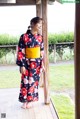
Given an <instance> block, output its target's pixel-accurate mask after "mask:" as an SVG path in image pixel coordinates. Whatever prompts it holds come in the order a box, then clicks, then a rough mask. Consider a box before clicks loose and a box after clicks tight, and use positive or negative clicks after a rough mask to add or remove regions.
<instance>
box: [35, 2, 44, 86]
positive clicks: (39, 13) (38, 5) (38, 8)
mask: <svg viewBox="0 0 80 119" xmlns="http://www.w3.org/2000/svg"><path fill="white" fill-rule="evenodd" d="M36 16H38V17H40V18H42V4H41V1H40V2H38V0H36ZM39 33H40V34H42V30H41V31H39ZM39 85H40V87H43V86H44V84H43V72H42V73H41V76H40V81H39Z"/></svg>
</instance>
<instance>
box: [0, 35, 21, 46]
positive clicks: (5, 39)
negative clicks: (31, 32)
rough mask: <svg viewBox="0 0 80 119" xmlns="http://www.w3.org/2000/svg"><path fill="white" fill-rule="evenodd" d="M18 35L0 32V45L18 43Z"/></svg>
mask: <svg viewBox="0 0 80 119" xmlns="http://www.w3.org/2000/svg"><path fill="white" fill-rule="evenodd" d="M18 39H19V37H18V36H11V35H9V34H0V45H16V44H18Z"/></svg>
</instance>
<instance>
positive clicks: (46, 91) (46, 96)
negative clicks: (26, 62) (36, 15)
mask: <svg viewBox="0 0 80 119" xmlns="http://www.w3.org/2000/svg"><path fill="white" fill-rule="evenodd" d="M42 18H43V25H42V35H43V40H44V55H45V56H44V65H45V72H44V102H45V104H49V101H50V99H49V98H50V97H49V82H48V80H49V60H48V33H47V0H42Z"/></svg>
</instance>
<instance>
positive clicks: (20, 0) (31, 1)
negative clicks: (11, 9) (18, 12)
mask: <svg viewBox="0 0 80 119" xmlns="http://www.w3.org/2000/svg"><path fill="white" fill-rule="evenodd" d="M7 1H9V0H7ZM12 5H13V6H16V5H36V0H16V3H0V6H12Z"/></svg>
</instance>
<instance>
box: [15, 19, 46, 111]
mask: <svg viewBox="0 0 80 119" xmlns="http://www.w3.org/2000/svg"><path fill="white" fill-rule="evenodd" d="M41 25H42V18H39V17H34V18H33V19H31V21H30V26H29V27H28V30H27V32H26V33H24V34H22V35H21V37H20V40H19V44H18V52H17V61H16V64H17V65H18V66H20V72H21V85H20V94H19V101H20V102H22V103H23V105H22V108H24V109H26V108H30V107H32V103H31V102H33V101H38V85H39V79H40V72H41V70H42V69H44V65H43V54H44V45H43V39H42V36H41V35H40V34H38V32H39V30H40V29H41ZM29 28H31V30H30V29H29Z"/></svg>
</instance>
